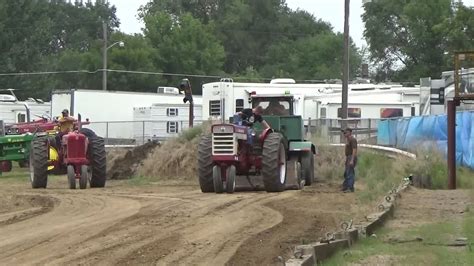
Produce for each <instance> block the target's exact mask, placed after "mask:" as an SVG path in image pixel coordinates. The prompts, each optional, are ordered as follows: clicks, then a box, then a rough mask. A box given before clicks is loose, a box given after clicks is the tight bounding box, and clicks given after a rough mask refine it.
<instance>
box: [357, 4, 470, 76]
mask: <svg viewBox="0 0 474 266" xmlns="http://www.w3.org/2000/svg"><path fill="white" fill-rule="evenodd" d="M473 12H474V11H473V10H472V9H469V8H466V7H465V6H464V5H463V4H462V3H455V4H452V2H451V0H416V1H415V0H377V1H372V2H371V3H368V4H365V13H364V15H363V21H364V22H365V26H366V29H365V31H364V35H365V37H366V39H367V42H368V44H369V49H370V52H371V54H372V59H373V60H374V61H375V63H376V64H377V65H378V67H379V71H380V72H381V73H382V74H379V78H387V79H390V78H394V79H398V80H407V81H408V80H418V79H419V78H420V77H422V76H439V75H440V74H441V72H442V71H444V70H450V69H452V68H453V66H452V64H451V63H450V62H449V61H451V62H452V59H451V60H447V57H446V55H445V53H450V52H452V51H453V50H457V49H465V48H470V46H472V44H470V43H471V42H470V40H472V37H474V36H473V30H474V28H473V26H474V21H473V19H472V16H473V15H474V13H473ZM450 56H452V55H450ZM448 62H449V63H448Z"/></svg>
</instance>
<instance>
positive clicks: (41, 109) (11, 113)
mask: <svg viewBox="0 0 474 266" xmlns="http://www.w3.org/2000/svg"><path fill="white" fill-rule="evenodd" d="M50 109H51V103H49V102H43V101H40V100H34V99H29V100H27V101H18V100H17V99H16V97H13V96H11V95H5V94H2V95H0V120H3V122H4V123H5V124H14V123H23V122H28V111H27V110H29V116H30V117H29V119H30V120H31V121H32V120H35V119H36V118H38V117H42V116H46V117H49V116H50Z"/></svg>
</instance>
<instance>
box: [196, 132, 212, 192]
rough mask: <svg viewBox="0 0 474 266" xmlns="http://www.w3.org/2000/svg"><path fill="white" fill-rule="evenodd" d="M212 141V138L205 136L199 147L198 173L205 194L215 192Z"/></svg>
mask: <svg viewBox="0 0 474 266" xmlns="http://www.w3.org/2000/svg"><path fill="white" fill-rule="evenodd" d="M213 166H214V163H213V161H212V139H211V137H210V136H203V137H202V138H201V141H200V142H199V146H198V173H199V185H200V186H201V191H202V192H204V193H209V192H214V182H213V179H212V167H213Z"/></svg>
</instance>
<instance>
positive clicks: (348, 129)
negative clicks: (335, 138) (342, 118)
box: [341, 127, 352, 133]
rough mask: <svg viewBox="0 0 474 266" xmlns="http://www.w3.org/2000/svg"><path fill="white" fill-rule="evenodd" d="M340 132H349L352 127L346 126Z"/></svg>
mask: <svg viewBox="0 0 474 266" xmlns="http://www.w3.org/2000/svg"><path fill="white" fill-rule="evenodd" d="M341 132H351V133H352V129H351V128H349V127H347V128H346V129H341Z"/></svg>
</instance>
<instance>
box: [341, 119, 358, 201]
mask: <svg viewBox="0 0 474 266" xmlns="http://www.w3.org/2000/svg"><path fill="white" fill-rule="evenodd" d="M342 132H343V133H344V137H345V138H346V150H345V155H346V162H345V170H344V183H342V191H343V192H344V193H347V192H354V182H355V167H356V164H357V140H356V139H355V138H354V137H353V136H352V129H350V128H346V129H344V130H342Z"/></svg>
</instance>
